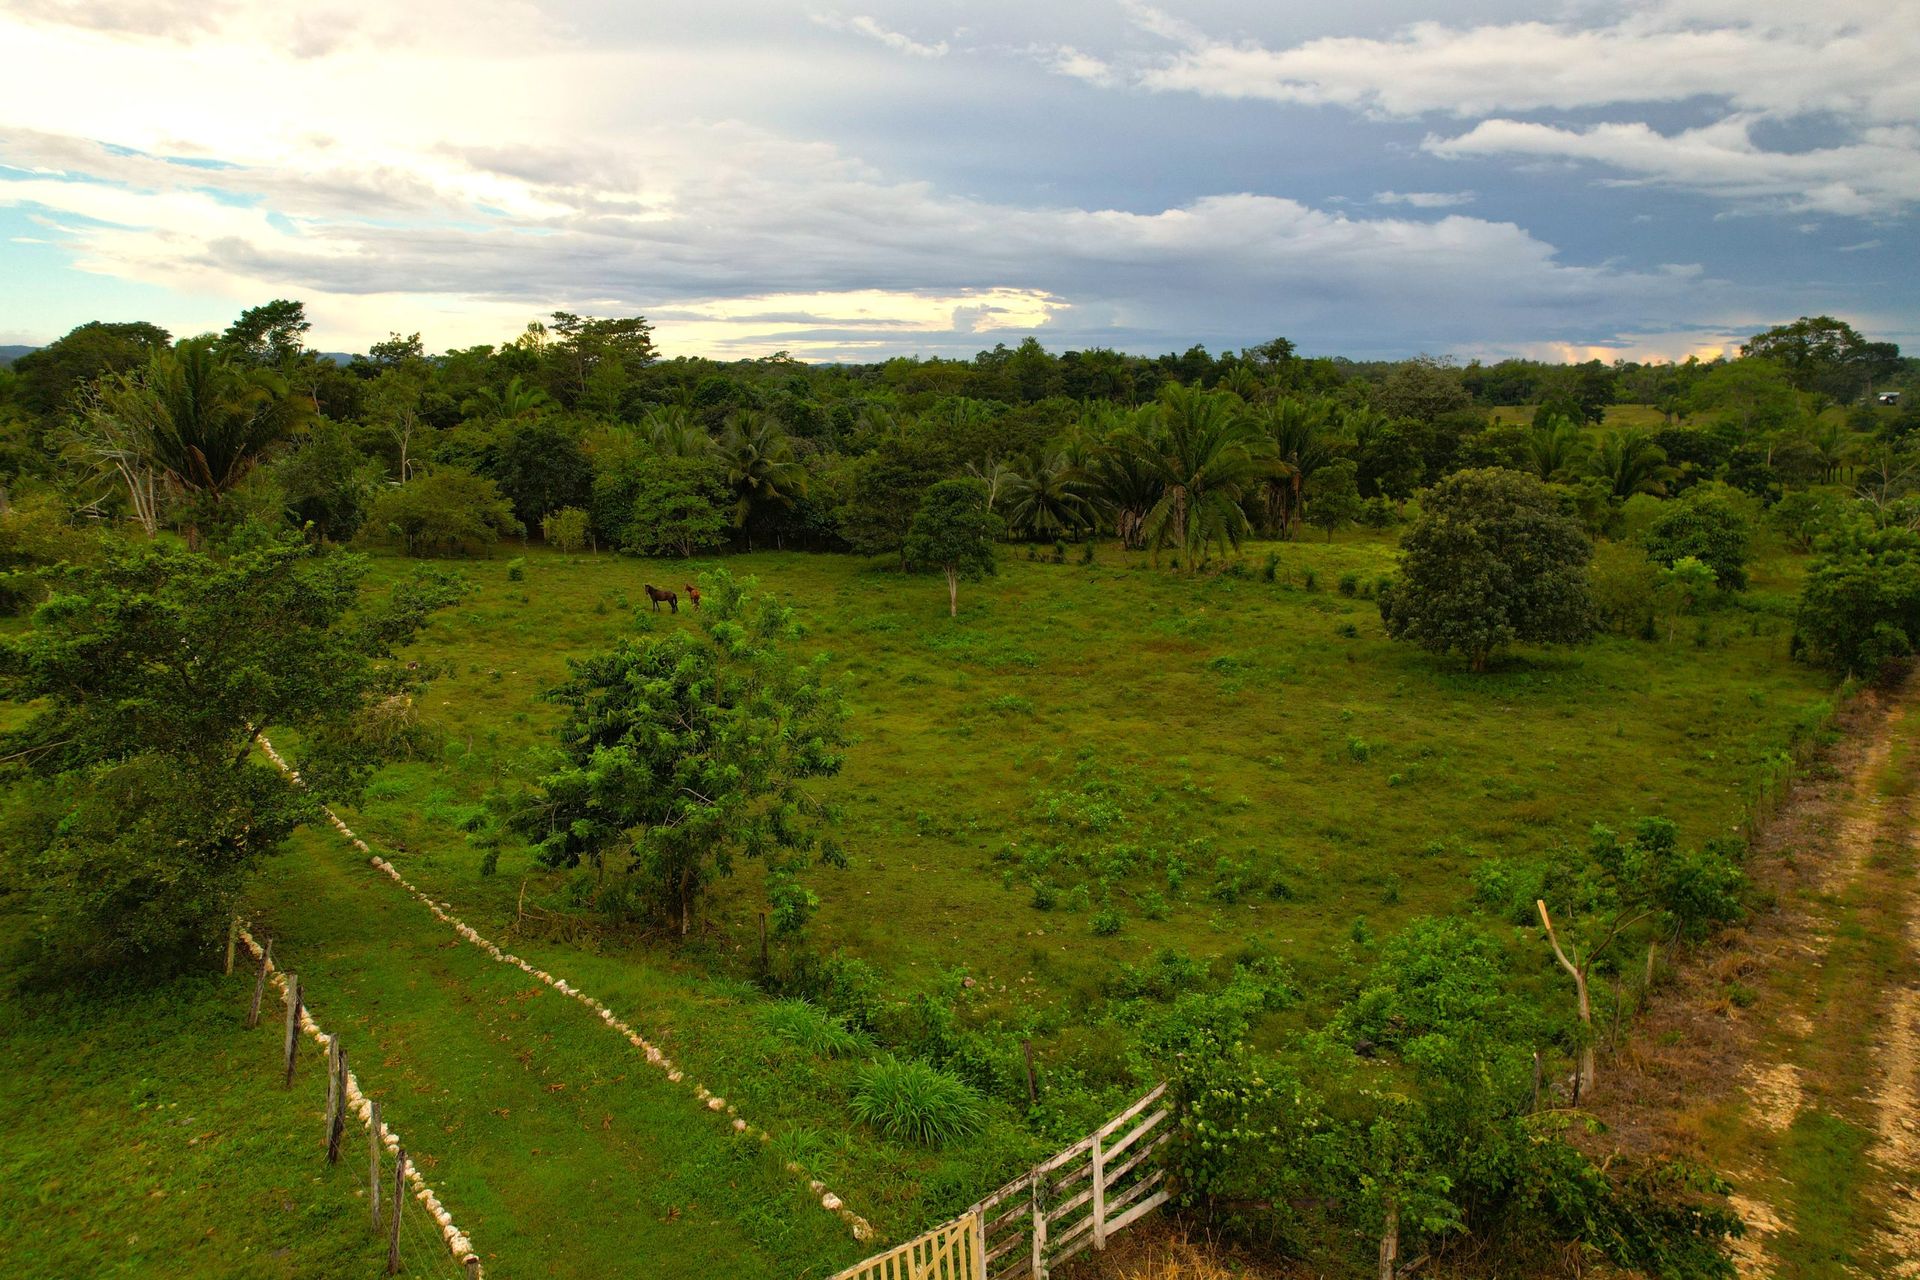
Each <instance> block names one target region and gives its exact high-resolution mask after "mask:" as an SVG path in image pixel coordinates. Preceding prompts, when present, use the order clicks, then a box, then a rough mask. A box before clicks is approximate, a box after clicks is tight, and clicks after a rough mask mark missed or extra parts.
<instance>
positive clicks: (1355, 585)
mask: <svg viewBox="0 0 1920 1280" xmlns="http://www.w3.org/2000/svg"><path fill="white" fill-rule="evenodd" d="M1335 585H1336V586H1337V587H1338V589H1339V591H1340V594H1341V595H1343V596H1352V595H1358V594H1359V592H1360V575H1359V574H1357V573H1353V572H1351V571H1349V572H1347V573H1343V574H1341V575H1340V580H1339V582H1338V583H1337V584H1335Z"/></svg>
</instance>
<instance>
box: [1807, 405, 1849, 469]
mask: <svg viewBox="0 0 1920 1280" xmlns="http://www.w3.org/2000/svg"><path fill="white" fill-rule="evenodd" d="M1804 443H1805V444H1806V446H1807V451H1808V453H1809V454H1810V455H1811V456H1812V458H1813V461H1814V463H1815V465H1817V466H1818V467H1819V468H1820V481H1821V483H1822V484H1832V483H1833V479H1834V477H1835V476H1836V475H1838V474H1839V471H1840V468H1842V467H1844V466H1846V465H1847V464H1848V463H1850V462H1852V461H1853V460H1854V448H1853V442H1852V441H1851V440H1849V439H1848V436H1847V429H1846V427H1845V426H1844V425H1843V424H1841V423H1839V422H1835V421H1834V420H1833V419H1831V418H1823V419H1821V420H1820V421H1818V422H1816V423H1815V424H1814V425H1813V429H1812V430H1810V431H1808V432H1807V433H1806V437H1805V440H1804Z"/></svg>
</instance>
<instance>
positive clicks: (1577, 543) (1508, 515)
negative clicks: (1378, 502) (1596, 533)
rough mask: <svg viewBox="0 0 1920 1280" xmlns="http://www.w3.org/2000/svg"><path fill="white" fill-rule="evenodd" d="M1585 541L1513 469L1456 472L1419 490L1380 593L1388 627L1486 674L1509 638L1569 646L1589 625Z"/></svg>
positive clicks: (1589, 549) (1545, 495)
mask: <svg viewBox="0 0 1920 1280" xmlns="http://www.w3.org/2000/svg"><path fill="white" fill-rule="evenodd" d="M1592 557H1593V544H1592V543H1590V542H1588V541H1587V537H1586V535H1585V534H1584V533H1583V532H1581V529H1580V526H1579V524H1578V523H1576V522H1575V521H1574V520H1573V519H1572V518H1571V517H1569V516H1568V515H1566V514H1565V513H1564V512H1563V511H1562V510H1561V507H1560V504H1559V503H1558V502H1556V501H1555V500H1554V497H1553V495H1552V493H1551V492H1549V491H1548V489H1547V487H1546V486H1545V485H1543V484H1541V483H1540V482H1539V481H1538V480H1536V479H1534V478H1533V477H1532V476H1528V475H1522V474H1521V473H1519V472H1517V471H1498V470H1487V471H1459V472H1455V473H1454V474H1453V475H1451V476H1448V477H1447V478H1446V479H1444V480H1442V481H1441V482H1440V483H1439V484H1437V485H1435V486H1433V488H1431V489H1429V490H1427V492H1426V495H1425V497H1424V498H1423V500H1422V502H1421V505H1420V516H1419V518H1418V519H1417V520H1415V521H1414V524H1413V527H1412V529H1410V530H1409V531H1408V533H1407V536H1406V538H1405V540H1404V542H1403V543H1402V553H1401V558H1400V576H1399V579H1398V580H1397V581H1395V582H1394V583H1392V584H1391V585H1390V586H1388V587H1386V588H1383V589H1382V591H1381V594H1380V617H1381V620H1382V621H1383V622H1385V624H1386V628H1387V634H1388V635H1390V636H1392V637H1393V638H1394V639H1396V640H1410V641H1412V642H1413V643H1415V644H1418V645H1419V646H1420V647H1421V648H1423V649H1427V650H1429V651H1430V652H1433V653H1439V654H1445V653H1448V652H1452V651H1455V650H1457V651H1459V652H1460V653H1462V654H1464V655H1466V657H1467V659H1468V661H1469V662H1470V663H1471V664H1472V666H1473V669H1474V670H1475V671H1485V670H1486V669H1487V660H1488V658H1489V657H1491V656H1492V655H1493V654H1494V653H1495V652H1496V651H1497V650H1499V649H1502V648H1504V647H1505V646H1507V645H1510V644H1514V643H1535V644H1577V643H1579V642H1581V641H1583V640H1585V639H1586V638H1587V637H1588V636H1589V635H1590V634H1592V631H1593V602H1592V598H1591V595H1590V593H1589V590H1588V583H1587V563H1588V561H1589V560H1591V559H1592Z"/></svg>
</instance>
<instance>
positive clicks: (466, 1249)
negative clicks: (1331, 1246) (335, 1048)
mask: <svg viewBox="0 0 1920 1280" xmlns="http://www.w3.org/2000/svg"><path fill="white" fill-rule="evenodd" d="M239 935H240V941H242V942H244V943H246V944H247V950H248V951H249V952H250V953H252V955H253V958H254V959H255V960H266V965H267V972H268V973H269V974H271V975H272V977H273V985H274V986H275V987H277V988H279V990H280V1000H281V1002H282V1003H283V1004H284V1003H285V1002H286V999H287V979H286V975H285V974H283V973H282V972H281V971H280V967H279V966H278V965H276V964H274V962H273V961H272V960H270V959H267V958H266V957H265V956H264V955H263V954H262V953H261V950H260V944H259V943H257V942H255V941H254V940H253V934H252V933H250V932H248V930H247V928H246V927H245V926H244V925H243V926H241V927H240V930H239ZM300 1029H301V1030H302V1031H304V1032H306V1033H307V1034H308V1035H309V1036H312V1037H313V1039H314V1042H315V1043H316V1044H318V1045H319V1046H320V1047H321V1048H323V1049H324V1048H326V1047H327V1045H328V1043H329V1040H330V1039H331V1037H329V1036H328V1035H327V1033H326V1032H325V1031H323V1030H321V1028H320V1024H319V1023H317V1022H315V1021H314V1020H313V1014H312V1013H311V1012H310V1011H309V1010H308V1009H307V1006H306V1002H305V1001H304V1000H302V1002H301V1004H300ZM347 1105H348V1106H350V1107H352V1108H353V1113H354V1114H355V1115H357V1116H359V1117H360V1123H361V1124H362V1125H364V1126H366V1127H367V1128H372V1127H373V1103H372V1102H371V1101H370V1100H369V1099H368V1098H367V1096H366V1095H365V1094H364V1093H362V1092H360V1081H359V1080H357V1079H356V1078H355V1077H354V1074H353V1070H352V1068H348V1070H347ZM380 1145H382V1146H384V1147H385V1148H386V1149H387V1152H388V1153H389V1154H397V1153H398V1152H399V1150H400V1135H399V1134H398V1133H396V1132H395V1131H394V1128H393V1126H392V1125H390V1124H388V1123H387V1122H386V1121H384V1120H383V1121H381V1122H380ZM407 1182H408V1184H409V1185H411V1186H412V1187H413V1198H414V1199H415V1200H418V1201H419V1202H420V1203H421V1204H422V1205H423V1206H424V1207H425V1208H426V1211H427V1213H428V1214H429V1215H431V1216H432V1218H433V1221H434V1225H435V1226H437V1227H439V1228H440V1238H441V1239H442V1240H445V1241H446V1242H447V1249H448V1251H449V1252H451V1253H452V1254H453V1256H454V1260H455V1261H457V1262H458V1263H459V1264H460V1265H461V1266H463V1267H465V1268H467V1275H469V1276H471V1277H474V1280H479V1277H480V1276H481V1274H482V1273H481V1268H480V1255H479V1254H477V1253H475V1252H474V1251H473V1241H472V1240H470V1239H468V1238H467V1234H466V1232H464V1231H462V1230H460V1228H458V1227H456V1226H454V1225H453V1215H452V1214H450V1213H448V1212H447V1210H446V1206H445V1205H443V1204H441V1203H440V1197H439V1196H437V1195H435V1194H434V1193H433V1188H432V1187H430V1186H428V1185H427V1180H426V1179H425V1178H423V1177H421V1176H420V1163H419V1161H417V1160H413V1159H409V1160H408V1161H407ZM394 1212H395V1213H398V1212H400V1208H399V1206H398V1205H396V1206H394Z"/></svg>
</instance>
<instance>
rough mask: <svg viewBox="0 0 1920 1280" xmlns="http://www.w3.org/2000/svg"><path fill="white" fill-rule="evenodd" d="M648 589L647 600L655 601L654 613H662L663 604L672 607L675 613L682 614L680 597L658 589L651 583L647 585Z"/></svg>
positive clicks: (663, 589)
mask: <svg viewBox="0 0 1920 1280" xmlns="http://www.w3.org/2000/svg"><path fill="white" fill-rule="evenodd" d="M646 588H647V599H649V600H651V601H653V611H654V612H655V613H658V612H660V606H661V605H663V604H664V605H667V606H668V607H670V608H671V609H672V610H673V611H674V612H675V613H678V612H680V597H679V596H677V595H675V594H674V593H673V592H671V591H668V590H666V589H665V588H662V587H656V586H654V585H653V584H652V583H651V582H649V583H647V584H646Z"/></svg>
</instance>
